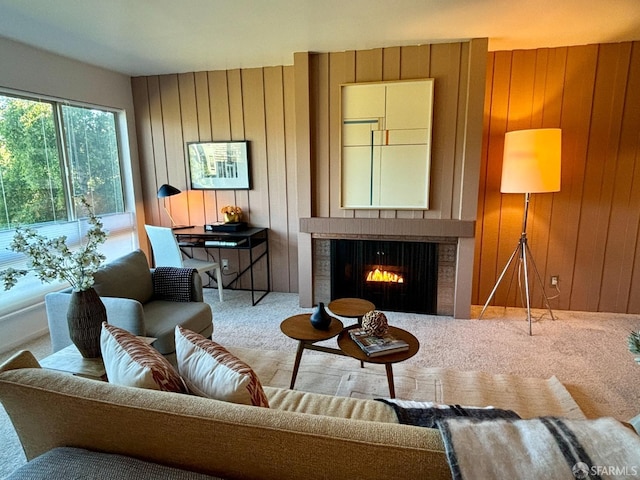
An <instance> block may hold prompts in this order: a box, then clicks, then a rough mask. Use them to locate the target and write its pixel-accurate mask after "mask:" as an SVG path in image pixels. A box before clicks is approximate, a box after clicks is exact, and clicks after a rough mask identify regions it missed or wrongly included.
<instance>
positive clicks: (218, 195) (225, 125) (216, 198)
mask: <svg viewBox="0 0 640 480" xmlns="http://www.w3.org/2000/svg"><path fill="white" fill-rule="evenodd" d="M207 79H208V88H209V112H210V114H211V139H212V140H213V141H221V140H229V139H234V138H233V136H232V135H231V104H230V102H229V86H228V82H227V72H224V71H217V72H208V75H207ZM241 131H242V135H244V129H242V130H241ZM206 198H207V203H206V205H207V207H206V208H207V212H208V217H207V218H210V219H215V221H218V222H221V221H222V220H223V216H222V213H220V209H221V208H222V207H224V206H225V205H235V204H236V203H235V201H236V199H235V193H234V192H233V191H229V190H215V191H211V192H207V195H206ZM240 207H243V208H244V207H246V205H245V206H243V205H240ZM212 221H213V220H212Z"/></svg>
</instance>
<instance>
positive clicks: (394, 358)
mask: <svg viewBox="0 0 640 480" xmlns="http://www.w3.org/2000/svg"><path fill="white" fill-rule="evenodd" d="M351 328H355V326H354V327H351ZM351 328H345V329H344V330H343V331H342V332H340V335H338V347H340V350H342V351H343V352H344V353H345V354H346V355H348V356H350V357H353V358H355V359H357V360H360V362H367V363H378V364H384V366H385V369H386V371H387V383H388V384H389V395H390V397H391V398H396V389H395V386H394V383H393V364H394V363H398V362H404V361H405V360H407V359H409V358H411V357H413V356H414V355H415V354H416V353H418V350H420V342H419V341H418V339H417V338H416V337H415V336H413V335H412V334H411V333H409V332H407V331H406V330H402V329H401V328H398V327H392V326H389V333H390V334H391V335H393V336H394V337H396V338H398V339H401V340H404V341H405V342H407V343H408V344H409V350H405V351H404V352H398V353H389V354H387V355H380V356H379V357H369V356H368V355H367V354H366V353H364V352H363V351H362V349H361V348H360V347H359V346H358V345H357V344H356V342H354V341H353V340H352V339H351V336H350V335H349V330H350V329H351Z"/></svg>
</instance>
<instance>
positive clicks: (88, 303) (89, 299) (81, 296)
mask: <svg viewBox="0 0 640 480" xmlns="http://www.w3.org/2000/svg"><path fill="white" fill-rule="evenodd" d="M106 321H107V310H106V308H105V306H104V303H102V300H101V299H100V295H98V292H96V291H95V290H94V289H93V288H90V289H88V290H82V291H75V290H74V291H73V292H72V293H71V300H70V301H69V308H68V310H67V324H68V325H69V336H70V337H71V341H72V342H73V344H74V345H75V346H76V347H77V348H78V350H79V351H80V354H81V355H82V356H83V357H84V358H98V357H101V356H102V353H101V351H100V331H101V330H102V322H106Z"/></svg>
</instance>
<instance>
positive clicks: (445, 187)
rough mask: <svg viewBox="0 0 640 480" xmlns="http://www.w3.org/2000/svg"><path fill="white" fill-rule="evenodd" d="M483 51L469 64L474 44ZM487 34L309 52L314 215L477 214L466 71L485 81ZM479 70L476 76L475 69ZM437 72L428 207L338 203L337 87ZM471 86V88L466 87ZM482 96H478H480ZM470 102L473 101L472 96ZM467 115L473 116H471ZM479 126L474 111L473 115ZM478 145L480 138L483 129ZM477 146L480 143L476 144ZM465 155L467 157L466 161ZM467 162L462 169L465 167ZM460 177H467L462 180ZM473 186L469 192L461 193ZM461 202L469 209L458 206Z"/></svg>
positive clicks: (434, 75) (468, 216) (436, 216)
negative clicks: (363, 207) (346, 206)
mask: <svg viewBox="0 0 640 480" xmlns="http://www.w3.org/2000/svg"><path fill="white" fill-rule="evenodd" d="M472 48H475V50H476V55H478V53H477V52H478V51H479V52H481V53H480V54H479V55H482V63H481V65H480V68H478V66H477V65H473V64H472V63H471V62H472V56H471V53H470V51H471V49H472ZM485 56H486V40H484V39H481V40H474V43H472V42H459V43H443V44H431V45H419V46H408V47H389V48H377V49H373V50H358V51H347V52H335V53H333V52H332V53H321V54H312V55H310V56H309V79H310V80H309V81H310V87H309V89H310V92H311V95H310V102H311V108H310V110H311V111H310V117H311V125H310V128H311V133H310V135H311V142H310V143H311V145H312V151H311V179H312V184H311V193H312V197H311V215H310V216H311V217H341V218H417V219H422V218H427V219H474V218H475V213H476V211H475V207H476V198H475V197H476V192H477V183H476V182H475V178H477V170H476V171H475V175H474V176H473V178H474V180H473V181H469V179H468V178H467V179H465V175H464V174H465V173H469V172H468V169H469V168H473V166H472V164H473V162H475V165H476V166H477V167H478V169H479V159H478V158H477V156H476V158H474V159H469V158H468V157H466V156H465V153H466V152H465V146H467V145H466V144H465V142H467V138H466V134H467V133H469V134H472V133H473V132H472V131H469V130H468V127H469V124H468V122H469V118H470V114H469V111H468V109H469V106H470V102H469V94H470V93H473V92H470V85H469V79H470V76H473V75H474V74H476V76H477V78H476V80H479V81H483V80H484V62H485ZM478 70H479V71H480V75H479V76H478V75H477V72H478ZM417 78H434V79H435V86H434V107H433V108H434V111H433V131H432V154H431V178H430V182H431V198H430V208H429V210H375V209H373V210H372V209H368V210H353V209H342V208H341V207H340V129H341V117H340V115H341V113H340V102H341V97H340V95H341V91H340V86H341V85H342V84H345V83H353V82H374V81H385V80H409V79H417ZM471 90H473V87H471ZM482 93H483V92H482V90H480V96H478V95H476V98H480V100H482V98H481V95H482ZM471 104H473V101H471ZM471 118H472V119H473V120H474V121H475V120H476V119H475V118H474V117H473V115H471ZM478 125H479V117H478ZM477 130H478V144H479V143H480V140H479V136H480V131H481V130H480V128H478V129H477ZM478 152H479V149H478ZM465 162H467V163H465ZM465 169H467V171H465ZM465 180H467V183H466V184H465ZM465 187H470V188H469V192H471V193H472V195H471V196H472V197H473V198H471V199H465V198H464V191H463V189H464V188H465ZM463 204H466V206H467V207H469V206H470V207H471V208H469V209H468V210H466V209H465V208H463V207H462V205H463Z"/></svg>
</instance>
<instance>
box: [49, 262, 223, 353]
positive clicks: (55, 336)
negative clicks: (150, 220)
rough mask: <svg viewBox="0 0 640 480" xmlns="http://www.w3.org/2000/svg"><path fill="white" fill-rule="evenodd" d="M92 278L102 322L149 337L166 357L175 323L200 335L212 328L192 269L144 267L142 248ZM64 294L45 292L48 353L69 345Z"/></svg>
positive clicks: (171, 349) (68, 292) (172, 344)
mask: <svg viewBox="0 0 640 480" xmlns="http://www.w3.org/2000/svg"><path fill="white" fill-rule="evenodd" d="M158 272H163V275H162V276H161V275H160V274H159V273H158ZM94 279H95V283H94V288H95V290H96V291H97V292H98V295H100V297H101V299H102V302H103V303H104V304H105V307H106V310H107V321H108V322H109V323H111V324H113V325H116V326H118V327H121V328H124V329H125V330H127V331H129V332H131V333H133V334H135V335H141V336H147V337H155V338H156V340H155V342H154V343H153V346H154V347H155V348H156V350H158V351H159V352H160V353H162V354H163V355H165V356H167V357H168V358H169V359H170V360H173V356H174V354H175V341H174V328H175V327H176V325H181V326H184V327H186V328H188V329H190V330H192V331H194V332H198V333H200V334H201V335H203V336H205V337H210V336H211V334H212V332H213V323H212V313H211V307H210V306H209V304H207V303H205V302H204V301H203V293H202V279H201V277H200V275H199V274H198V273H197V272H196V271H195V270H194V269H180V268H173V267H162V269H150V268H149V263H148V261H147V257H146V255H145V254H144V252H143V251H142V250H135V251H133V252H131V253H129V254H127V255H124V256H122V257H120V258H118V259H116V260H114V261H112V262H110V263H108V264H106V265H104V266H103V267H101V268H100V269H99V270H98V272H96V273H95V275H94ZM180 282H182V283H180ZM70 298H71V289H67V290H64V291H61V292H55V293H49V294H47V295H46V296H45V306H46V311H47V320H48V323H49V332H50V334H51V348H52V350H53V351H54V352H56V351H58V350H61V349H63V348H64V347H66V346H68V345H70V344H71V338H70V337H69V328H68V326H67V309H68V305H69V300H70Z"/></svg>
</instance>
